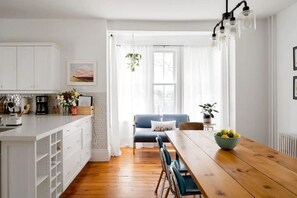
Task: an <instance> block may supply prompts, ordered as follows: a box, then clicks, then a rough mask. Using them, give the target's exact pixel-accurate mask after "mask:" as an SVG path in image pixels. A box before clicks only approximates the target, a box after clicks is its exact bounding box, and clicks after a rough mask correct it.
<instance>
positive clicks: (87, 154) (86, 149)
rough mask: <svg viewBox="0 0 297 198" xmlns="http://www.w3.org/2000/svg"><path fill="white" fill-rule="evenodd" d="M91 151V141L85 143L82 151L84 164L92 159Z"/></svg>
mask: <svg viewBox="0 0 297 198" xmlns="http://www.w3.org/2000/svg"><path fill="white" fill-rule="evenodd" d="M91 151H92V147H91V142H90V143H88V144H85V145H84V147H83V150H82V152H81V161H82V166H84V165H85V164H86V163H87V162H88V161H89V160H90V159H91Z"/></svg>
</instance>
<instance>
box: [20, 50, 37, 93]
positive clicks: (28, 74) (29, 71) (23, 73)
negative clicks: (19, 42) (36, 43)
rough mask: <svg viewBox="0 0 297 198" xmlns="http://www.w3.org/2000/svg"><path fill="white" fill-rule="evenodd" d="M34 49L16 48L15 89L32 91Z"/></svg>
mask: <svg viewBox="0 0 297 198" xmlns="http://www.w3.org/2000/svg"><path fill="white" fill-rule="evenodd" d="M34 76H35V72H34V47H27V46H22V47H17V89H18V90H33V89H34Z"/></svg>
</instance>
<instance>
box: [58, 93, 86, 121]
mask: <svg viewBox="0 0 297 198" xmlns="http://www.w3.org/2000/svg"><path fill="white" fill-rule="evenodd" d="M79 95H80V94H79V93H78V92H77V90H76V89H73V90H71V91H65V92H63V93H61V94H58V95H57V97H56V99H57V101H58V102H59V105H60V106H61V107H62V111H63V115H70V114H71V109H72V106H77V101H78V98H79Z"/></svg>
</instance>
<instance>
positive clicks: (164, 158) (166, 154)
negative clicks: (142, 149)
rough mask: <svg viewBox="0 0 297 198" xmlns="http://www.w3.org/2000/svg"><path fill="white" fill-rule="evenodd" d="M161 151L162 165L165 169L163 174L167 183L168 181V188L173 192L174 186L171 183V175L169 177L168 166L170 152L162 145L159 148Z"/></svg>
mask: <svg viewBox="0 0 297 198" xmlns="http://www.w3.org/2000/svg"><path fill="white" fill-rule="evenodd" d="M160 151H161V153H162V161H163V163H164V164H163V165H164V166H163V167H164V170H165V175H166V178H167V180H168V183H169V188H170V190H171V192H172V193H173V194H175V190H174V186H173V183H172V181H171V177H170V170H169V169H170V166H171V157H170V154H169V152H168V151H167V149H166V147H163V148H161V149H160Z"/></svg>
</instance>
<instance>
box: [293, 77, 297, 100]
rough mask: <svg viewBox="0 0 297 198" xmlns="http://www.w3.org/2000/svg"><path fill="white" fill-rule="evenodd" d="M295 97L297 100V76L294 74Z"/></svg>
mask: <svg viewBox="0 0 297 198" xmlns="http://www.w3.org/2000/svg"><path fill="white" fill-rule="evenodd" d="M293 99H294V100H297V76H293Z"/></svg>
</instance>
